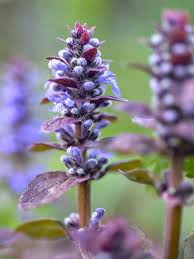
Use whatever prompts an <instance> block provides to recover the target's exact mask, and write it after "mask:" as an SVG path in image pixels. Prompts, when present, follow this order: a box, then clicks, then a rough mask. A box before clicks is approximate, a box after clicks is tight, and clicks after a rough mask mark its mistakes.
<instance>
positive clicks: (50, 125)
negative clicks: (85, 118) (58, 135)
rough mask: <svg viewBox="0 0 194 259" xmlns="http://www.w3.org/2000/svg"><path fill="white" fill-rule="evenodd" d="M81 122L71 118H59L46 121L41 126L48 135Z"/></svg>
mask: <svg viewBox="0 0 194 259" xmlns="http://www.w3.org/2000/svg"><path fill="white" fill-rule="evenodd" d="M78 122H79V120H78V119H75V118H71V117H58V118H54V119H51V120H47V121H45V122H44V123H43V124H42V125H41V130H42V131H43V132H46V133H50V132H55V131H56V130H58V129H61V128H63V127H65V126H67V125H69V124H76V123H78Z"/></svg>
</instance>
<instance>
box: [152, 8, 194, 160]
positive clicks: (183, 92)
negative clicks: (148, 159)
mask: <svg viewBox="0 0 194 259" xmlns="http://www.w3.org/2000/svg"><path fill="white" fill-rule="evenodd" d="M193 39H194V34H193V29H192V26H191V24H190V17H189V14H188V13H186V12H183V11H178V10H175V11H174V10H173V11H171V10H168V11H165V12H164V13H163V16H162V22H161V24H160V26H158V31H157V33H156V34H154V35H153V36H152V37H151V39H150V46H151V47H152V49H153V54H152V55H151V56H150V58H149V62H150V68H151V73H152V78H151V82H150V85H151V89H152V91H153V95H154V98H153V101H154V103H153V110H154V112H155V117H156V120H157V128H156V130H157V133H158V135H159V137H160V138H161V139H162V140H163V142H164V143H165V145H166V147H167V149H168V150H169V151H170V152H173V153H176V154H181V155H183V156H185V155H190V154H193V152H194V138H193V135H192V133H191V132H193V128H194V121H193V114H194V102H193V100H194V98H192V95H193V91H194V81H193V79H192V78H193V76H194V55H193V47H194V40H193Z"/></svg>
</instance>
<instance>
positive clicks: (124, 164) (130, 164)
mask: <svg viewBox="0 0 194 259" xmlns="http://www.w3.org/2000/svg"><path fill="white" fill-rule="evenodd" d="M140 166H141V160H139V159H133V160H129V161H120V162H116V163H112V164H111V165H109V166H108V167H107V170H108V171H118V170H123V171H125V170H133V169H136V168H139V167H140Z"/></svg>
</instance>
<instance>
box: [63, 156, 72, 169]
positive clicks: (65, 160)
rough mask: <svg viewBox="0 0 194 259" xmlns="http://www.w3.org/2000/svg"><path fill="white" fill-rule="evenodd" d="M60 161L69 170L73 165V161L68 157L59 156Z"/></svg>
mask: <svg viewBox="0 0 194 259" xmlns="http://www.w3.org/2000/svg"><path fill="white" fill-rule="evenodd" d="M61 161H62V162H63V163H64V164H65V166H66V167H67V168H71V167H73V166H74V165H75V163H74V161H73V159H72V158H70V157H68V156H61Z"/></svg>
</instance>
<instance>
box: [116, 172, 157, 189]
mask: <svg viewBox="0 0 194 259" xmlns="http://www.w3.org/2000/svg"><path fill="white" fill-rule="evenodd" d="M120 173H121V174H123V175H124V176H126V177H127V178H128V179H129V180H131V181H133V182H136V183H141V184H146V185H152V186H154V183H155V177H154V176H153V174H152V173H151V172H149V171H147V170H144V169H135V170H131V171H124V170H120Z"/></svg>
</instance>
